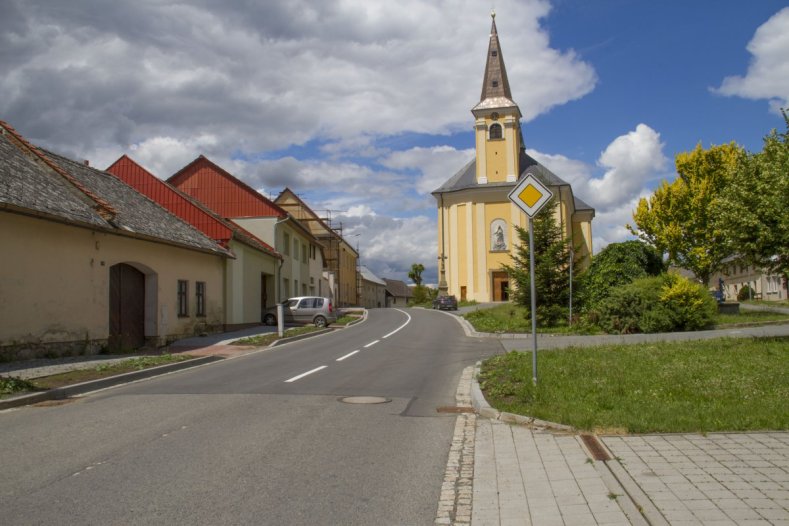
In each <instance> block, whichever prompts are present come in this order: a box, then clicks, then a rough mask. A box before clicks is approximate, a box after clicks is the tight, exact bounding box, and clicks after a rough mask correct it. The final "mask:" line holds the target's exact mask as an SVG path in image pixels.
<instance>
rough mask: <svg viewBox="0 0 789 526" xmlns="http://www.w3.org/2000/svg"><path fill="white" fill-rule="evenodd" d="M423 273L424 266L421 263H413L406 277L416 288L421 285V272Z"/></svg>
mask: <svg viewBox="0 0 789 526" xmlns="http://www.w3.org/2000/svg"><path fill="white" fill-rule="evenodd" d="M424 271H425V266H424V265H423V264H421V263H413V264H412V265H411V271H410V272H409V273H408V277H409V278H410V279H411V281H413V282H414V283H416V285H417V286H419V285H421V284H422V272H424Z"/></svg>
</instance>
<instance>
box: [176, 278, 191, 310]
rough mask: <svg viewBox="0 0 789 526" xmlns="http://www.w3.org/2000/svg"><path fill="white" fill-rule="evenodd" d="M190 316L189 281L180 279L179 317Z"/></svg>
mask: <svg viewBox="0 0 789 526" xmlns="http://www.w3.org/2000/svg"><path fill="white" fill-rule="evenodd" d="M185 316H189V282H188V281H186V280H185V279H179V280H178V317H179V318H183V317H185Z"/></svg>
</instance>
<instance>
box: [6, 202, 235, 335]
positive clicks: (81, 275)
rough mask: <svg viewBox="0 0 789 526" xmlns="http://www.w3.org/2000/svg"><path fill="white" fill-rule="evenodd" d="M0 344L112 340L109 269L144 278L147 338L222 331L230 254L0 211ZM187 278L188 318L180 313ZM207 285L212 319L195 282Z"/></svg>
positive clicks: (207, 299)
mask: <svg viewBox="0 0 789 526" xmlns="http://www.w3.org/2000/svg"><path fill="white" fill-rule="evenodd" d="M0 246H2V247H3V249H2V251H0V269H2V273H1V274H0V298H2V301H0V346H20V345H23V344H26V345H27V344H30V345H39V344H56V343H65V342H86V345H87V342H95V341H100V340H103V341H105V343H106V339H107V338H108V336H109V277H110V267H112V266H113V265H115V264H118V263H127V264H129V265H131V266H133V267H135V268H137V269H138V270H140V271H141V272H143V273H144V274H145V295H146V305H145V336H146V338H147V339H149V340H150V341H152V342H155V343H157V344H160V345H161V344H164V343H166V342H168V341H170V340H173V339H176V338H178V337H182V336H187V335H193V334H195V333H196V332H203V331H205V330H206V328H207V327H216V326H221V325H222V324H223V323H224V321H225V311H224V294H223V289H224V287H223V279H224V264H225V259H226V258H225V257H222V256H218V255H211V254H205V253H201V252H198V251H193V250H188V249H184V248H178V247H174V246H170V245H166V244H161V243H156V242H152V241H145V240H139V239H133V238H130V237H125V236H119V235H114V234H107V233H102V232H96V231H93V230H89V229H85V228H79V227H75V226H71V225H66V224H61V223H56V222H52V221H48V220H44V219H38V218H33V217H28V216H23V215H17V214H11V213H5V212H0ZM178 280H188V281H189V284H190V287H189V294H190V296H189V302H190V305H189V307H190V308H189V313H190V315H189V316H188V317H183V318H179V317H178V313H177V304H178V302H177V282H178ZM196 281H203V282H205V283H206V316H205V317H200V318H198V317H197V316H195V312H196V307H195V306H196V298H195V286H194V284H195V282H196Z"/></svg>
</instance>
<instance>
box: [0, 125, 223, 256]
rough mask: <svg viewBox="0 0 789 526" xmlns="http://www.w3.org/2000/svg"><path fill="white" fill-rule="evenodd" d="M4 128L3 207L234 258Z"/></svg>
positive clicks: (110, 180) (140, 198)
mask: <svg viewBox="0 0 789 526" xmlns="http://www.w3.org/2000/svg"><path fill="white" fill-rule="evenodd" d="M0 124H1V125H0V129H2V131H3V133H0V209H2V208H5V209H8V210H11V211H15V212H20V213H28V214H29V213H34V214H37V215H41V216H42V217H46V218H49V219H52V220H56V221H63V222H67V223H72V224H77V225H80V226H85V227H89V228H96V229H100V230H104V231H109V232H113V233H117V234H122V235H136V236H143V237H146V238H152V240H154V241H163V242H167V243H171V244H177V245H181V246H185V247H189V248H195V249H199V250H203V251H210V252H216V253H221V254H229V253H228V252H227V251H226V250H225V249H223V248H222V247H220V246H219V245H217V244H216V243H215V242H214V241H213V240H211V239H209V238H208V237H206V236H205V235H204V234H203V233H202V232H200V231H199V230H197V229H195V228H193V227H192V226H191V225H189V224H187V223H186V222H184V221H182V220H181V219H179V218H178V217H176V216H174V215H173V214H171V213H170V212H168V211H167V210H165V209H164V208H162V207H161V206H159V205H158V204H156V203H154V202H153V201H151V200H150V199H148V198H147V197H145V196H144V195H142V194H141V193H139V192H137V191H136V190H134V189H133V188H132V187H131V186H128V185H127V184H126V183H124V182H122V181H121V180H120V179H118V178H116V177H115V176H113V175H111V174H109V173H106V172H102V171H99V170H96V169H95V168H91V167H89V166H86V165H85V164H83V163H79V162H76V161H72V160H70V159H67V158H65V157H61V156H59V155H56V154H54V153H50V152H46V151H44V150H42V149H36V148H35V147H34V146H33V145H31V144H29V143H27V141H26V140H25V139H24V137H22V136H21V135H19V134H18V133H17V132H16V131H15V130H13V128H11V127H10V126H7V125H6V124H5V123H0ZM48 163H49V164H48Z"/></svg>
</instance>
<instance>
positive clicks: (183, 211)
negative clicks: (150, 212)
mask: <svg viewBox="0 0 789 526" xmlns="http://www.w3.org/2000/svg"><path fill="white" fill-rule="evenodd" d="M105 171H107V172H110V173H111V174H113V175H114V176H115V177H118V178H119V179H121V180H122V181H124V182H125V183H126V184H128V185H129V186H131V187H132V188H134V189H136V190H137V191H138V192H140V193H141V194H143V195H145V196H147V197H148V198H149V199H151V200H153V201H155V202H157V203H159V204H160V205H161V206H163V207H164V208H166V209H167V210H169V211H170V212H172V213H173V214H175V215H176V216H178V217H180V218H181V219H183V220H184V221H186V222H187V223H189V224H190V225H192V226H194V227H195V228H197V229H199V230H200V231H202V232H203V233H204V234H205V235H207V236H208V237H210V238H211V239H214V240H216V241H218V242H219V243H221V244H222V245H223V246H225V247H226V246H227V242H228V241H230V239H231V238H232V237H233V231H232V230H231V229H230V228H228V227H227V226H225V225H224V224H222V222H221V221H219V220H218V219H216V218H215V217H213V216H212V215H210V214H209V213H207V212H205V211H203V210H201V209H200V208H198V207H197V206H195V205H194V204H193V203H191V202H190V201H189V200H188V199H187V198H186V197H185V196H183V195H181V194H180V193H179V192H178V191H176V190H175V189H174V188H172V187H171V186H170V185H168V184H167V183H165V182H164V181H162V180H161V179H159V178H158V177H156V176H155V175H153V174H152V173H151V172H149V171H148V170H146V169H145V168H143V167H142V166H140V165H139V164H137V163H136V162H135V161H134V160H132V159H131V158H130V157H129V156H127V155H123V156H121V157H120V159H118V160H117V161H115V162H114V163H112V165H111V166H110V167H109V168H107V170H105Z"/></svg>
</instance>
